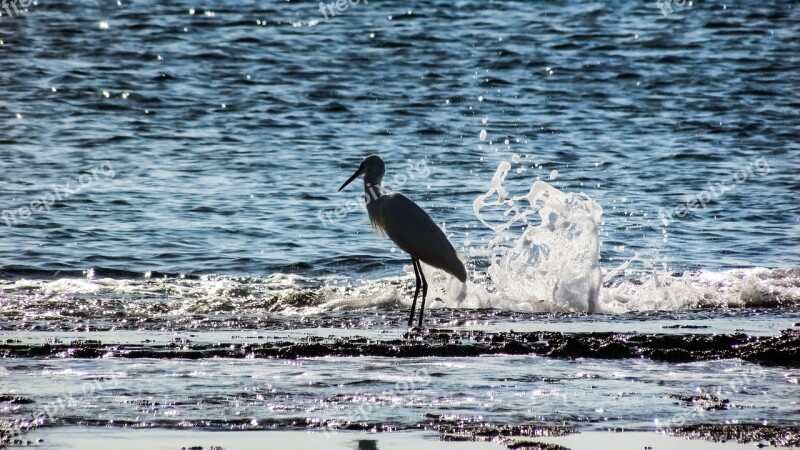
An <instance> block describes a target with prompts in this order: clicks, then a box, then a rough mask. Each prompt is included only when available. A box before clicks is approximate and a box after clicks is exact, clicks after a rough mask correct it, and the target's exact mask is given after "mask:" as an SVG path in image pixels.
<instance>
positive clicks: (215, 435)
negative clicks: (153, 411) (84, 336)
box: [26, 426, 794, 450]
mask: <svg viewBox="0 0 800 450" xmlns="http://www.w3.org/2000/svg"><path fill="white" fill-rule="evenodd" d="M39 439H41V440H42V442H38V443H37V440H39ZM26 440H29V441H31V443H32V445H33V446H34V447H35V448H40V449H53V450H55V449H63V450H70V449H76V450H77V449H86V448H113V449H114V450H140V449H144V448H146V449H153V450H160V449H164V450H177V449H182V448H185V449H193V450H200V449H202V450H211V449H214V450H222V449H224V450H232V449H236V450H256V449H264V448H291V449H292V450H306V449H308V450H312V449H313V450H316V449H320V448H325V449H356V450H370V449H376V450H377V449H380V450H394V449H397V450H399V449H407V448H416V449H420V450H438V449H442V450H447V449H453V450H455V449H471V450H484V449H485V450H496V449H505V448H510V447H509V445H510V444H513V443H516V445H521V446H519V447H512V448H536V447H535V446H529V447H526V446H525V445H526V444H532V443H534V442H538V443H542V444H554V445H559V446H562V447H564V448H569V449H572V450H590V449H592V450H594V449H615V450H627V449H630V450H641V449H643V448H648V447H650V448H653V449H654V450H655V449H657V450H671V449H675V450H678V449H680V450H684V449H685V450H735V449H741V450H744V449H752V448H754V447H755V446H754V445H753V444H752V443H751V444H739V443H732V442H725V443H722V442H709V441H703V440H688V439H685V438H681V437H674V436H666V435H663V434H659V433H655V432H620V433H615V432H587V433H579V434H573V435H569V436H561V437H542V438H535V439H525V440H517V441H512V442H507V443H502V442H465V441H445V440H442V439H440V437H439V435H438V434H436V433H433V432H425V431H402V432H395V433H370V432H348V431H338V432H334V433H323V432H318V431H313V432H309V431H201V430H164V429H139V430H134V429H124V428H100V427H79V426H74V427H58V428H50V429H43V430H37V431H36V432H34V433H31V434H30V435H28V436H26ZM551 448H558V447H551ZM784 448H794V447H784Z"/></svg>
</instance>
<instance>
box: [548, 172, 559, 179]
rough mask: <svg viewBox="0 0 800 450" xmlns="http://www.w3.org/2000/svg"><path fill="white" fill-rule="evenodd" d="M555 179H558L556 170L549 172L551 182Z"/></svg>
mask: <svg viewBox="0 0 800 450" xmlns="http://www.w3.org/2000/svg"><path fill="white" fill-rule="evenodd" d="M556 178H558V171H557V170H553V171H551V172H550V179H551V180H555V179H556Z"/></svg>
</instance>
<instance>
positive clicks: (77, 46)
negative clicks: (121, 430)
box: [0, 0, 800, 430]
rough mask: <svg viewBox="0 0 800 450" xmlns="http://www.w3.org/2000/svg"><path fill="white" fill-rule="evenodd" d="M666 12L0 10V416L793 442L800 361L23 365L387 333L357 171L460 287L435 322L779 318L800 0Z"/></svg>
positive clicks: (393, 324)
mask: <svg viewBox="0 0 800 450" xmlns="http://www.w3.org/2000/svg"><path fill="white" fill-rule="evenodd" d="M663 3H664V2H662V3H660V4H662V5H663ZM670 4H671V7H670V8H671V11H667V10H665V11H663V12H662V10H661V9H660V8H659V6H657V4H656V2H650V1H648V2H610V3H609V2H592V1H558V2H539V1H524V2H523V1H518V2H515V1H504V2H446V1H420V2H412V3H408V2H405V3H404V2H396V1H383V2H377V1H373V2H358V3H355V4H348V6H347V8H346V9H345V10H343V11H340V10H338V9H336V10H335V11H334V9H335V8H336V7H335V5H334V6H333V7H332V8H334V9H329V8H328V7H326V6H325V5H323V6H322V8H323V11H324V12H323V11H321V10H320V5H319V2H311V1H292V2H284V1H281V2H278V1H238V2H227V1H226V2H197V1H185V0H177V1H173V2H168V3H163V2H154V1H127V0H121V1H119V2H36V3H31V4H30V5H29V6H28V7H27V8H23V7H22V6H21V5H20V2H12V6H13V5H16V6H15V7H17V9H14V7H11V8H10V9H6V10H3V9H2V8H0V13H2V16H0V86H1V87H0V126H2V133H0V169H1V170H0V236H1V237H0V338H2V339H3V341H4V342H5V344H4V347H3V348H2V350H1V351H0V354H2V355H3V356H9V357H8V358H4V359H0V369H2V370H1V371H0V386H1V387H0V390H1V391H2V392H0V394H3V395H8V396H11V397H19V398H22V399H24V400H25V401H22V400H20V399H19V398H18V399H17V400H14V399H13V398H11V399H9V398H6V397H0V398H5V400H2V401H0V418H1V419H3V420H8V421H11V422H12V423H16V424H19V423H26V424H29V423H37V424H38V425H41V426H47V427H60V426H64V427H67V426H74V425H87V424H88V425H91V426H112V427H114V426H142V427H163V428H175V427H204V428H211V429H273V428H277V429H287V428H296V427H304V426H307V425H308V424H318V423H320V421H322V422H323V423H329V422H325V421H326V420H328V419H330V420H335V421H340V422H342V423H344V422H346V421H348V420H352V421H358V422H363V423H369V424H382V425H384V426H387V427H389V428H392V429H418V428H425V427H429V426H430V423H431V421H432V420H433V421H436V420H440V419H442V418H450V419H453V420H464V421H467V422H469V421H472V422H475V423H478V422H482V421H486V422H489V423H493V424H511V425H518V424H529V423H537V424H544V425H563V424H568V425H574V426H576V427H578V429H581V430H601V429H606V428H624V429H636V430H650V429H654V428H659V427H661V428H664V427H667V426H669V424H670V423H672V424H674V423H675V422H677V419H676V418H683V420H682V421H681V423H684V422H685V423H715V424H720V423H728V424H730V423H756V424H757V423H767V424H777V425H781V426H789V425H797V424H798V420H800V412H799V411H800V410H799V409H798V407H797V402H796V400H791V401H783V402H781V401H778V400H779V399H794V398H797V379H798V372H797V367H798V366H797V362H796V361H786V364H785V365H777V366H769V367H762V366H759V365H757V364H754V363H752V362H746V361H741V360H736V359H734V360H703V361H690V362H685V363H666V362H656V361H651V360H648V359H620V360H614V361H608V360H598V359H592V358H587V359H580V358H579V359H560V358H548V357H542V356H537V355H506V356H491V357H488V356H485V357H457V356H455V355H453V356H452V357H419V358H382V357H377V356H364V357H323V358H308V359H280V358H279V359H260V358H256V359H237V358H218V357H204V356H198V354H192V355H191V358H181V357H173V356H168V357H165V356H164V355H163V354H161V353H159V352H150V353H146V355H144V354H143V355H144V356H139V357H136V356H127V357H124V356H121V355H120V354H118V353H114V352H113V349H109V354H108V355H107V356H108V357H107V358H102V359H97V358H83V357H81V356H80V352H77V354H76V352H74V351H73V352H70V351H65V352H64V353H57V354H50V353H49V352H47V351H42V348H44V346H45V345H46V344H48V343H49V344H59V343H63V344H69V343H70V342H73V341H75V342H86V341H94V340H96V341H100V342H102V344H103V345H105V346H106V348H110V347H114V346H118V347H119V348H123V349H130V348H138V347H143V348H145V347H146V348H147V349H149V350H152V349H155V348H159V349H163V348H185V349H188V350H191V349H192V348H193V346H195V345H201V344H202V345H212V344H220V343H224V344H226V345H227V344H230V345H232V346H236V345H239V344H241V343H242V342H251V343H258V345H267V344H268V343H270V342H284V341H288V342H297V343H300V342H308V341H313V340H314V339H323V338H324V339H328V338H329V336H334V337H338V338H341V339H368V340H381V339H395V338H401V337H402V334H403V332H405V331H406V329H405V326H404V323H405V319H406V317H407V310H408V307H409V305H410V303H411V295H412V294H413V271H412V269H411V265H410V260H409V258H408V256H407V255H405V254H403V253H402V251H400V250H399V249H397V248H395V247H394V246H393V244H392V243H391V242H390V241H389V240H388V239H387V238H386V237H385V236H381V235H379V234H377V233H376V232H374V231H373V230H372V229H370V226H369V221H368V219H367V217H366V212H365V211H364V210H363V207H362V204H361V202H362V200H361V197H360V196H359V193H360V192H361V191H360V189H361V186H360V183H354V184H353V185H352V186H351V187H348V188H347V189H346V190H343V191H342V192H338V193H337V192H336V190H337V189H338V187H339V186H340V185H341V183H342V182H343V181H345V180H346V179H347V178H348V177H349V176H350V175H351V174H352V173H353V172H354V171H355V169H356V168H357V167H358V164H359V163H360V161H361V159H362V158H363V157H365V156H367V155H369V154H378V155H380V156H381V157H382V158H383V159H384V161H385V162H386V166H387V174H386V178H385V187H386V188H387V189H389V190H393V191H398V192H402V193H404V194H405V195H407V196H408V197H410V198H411V199H413V200H414V201H416V202H417V203H418V204H420V205H421V206H422V207H423V208H424V209H425V210H426V211H428V213H429V214H430V215H431V217H432V218H433V219H434V220H435V221H436V223H437V224H439V225H440V226H441V227H442V228H443V229H444V230H445V232H446V234H447V235H448V236H449V238H450V240H451V242H452V243H453V245H454V247H455V248H456V250H457V251H458V252H459V254H460V255H461V257H462V259H463V260H464V261H465V262H466V265H467V268H468V271H469V273H470V281H469V282H468V283H467V285H466V286H465V287H462V286H460V285H459V283H458V282H457V281H455V280H453V279H452V278H449V277H448V276H447V275H446V274H443V273H440V272H436V271H433V270H432V269H431V268H429V267H425V270H426V274H428V277H429V280H431V284H432V286H431V293H430V294H429V301H428V305H427V306H428V311H429V315H428V318H427V319H426V325H427V326H429V327H431V328H434V329H436V328H439V329H447V330H484V331H508V330H516V331H520V330H522V331H552V330H555V331H559V332H565V333H568V332H581V333H591V332H605V331H612V332H619V333H623V332H625V333H628V332H630V333H637V332H638V333H650V334H654V335H655V334H662V333H678V334H688V333H698V332H699V333H722V334H734V333H747V334H750V335H752V336H771V335H776V334H778V333H779V332H780V331H781V330H786V329H792V328H795V327H796V326H797V324H798V323H800V309H798V305H800V201H798V200H800V198H799V196H800V178H798V176H797V174H798V172H800V131H799V130H798V125H797V124H798V123H800V100H799V99H798V95H797V92H798V87H800V75H799V74H798V67H800V45H798V42H800V39H798V37H799V36H800V6H799V5H798V3H797V2H793V1H779V0H773V1H762V2H745V1H726V2H707V1H697V2H693V3H692V4H691V5H690V4H689V3H688V2H687V3H685V4H684V6H678V5H677V4H676V3H670ZM326 8H327V9H326ZM332 11H333V12H335V15H333V14H332ZM462 289H463V290H462ZM675 325H678V326H684V325H688V326H690V327H694V328H688V329H687V328H665V327H672V326H675ZM19 346H29V350H26V351H24V352H22V353H15V355H16V356H12V353H13V352H12V351H11V350H10V349H11V348H12V347H14V348H17V347H19ZM78 347H80V346H79V345H78V344H76V348H78ZM149 350H148V351H149ZM20 355H21V356H20ZM184 356H186V355H184ZM742 374H745V375H744V376H745V379H742V378H741V376H742ZM737 377H738V378H737ZM87 382H89V383H90V384H92V386H94V387H93V388H91V389H88V388H85V387H83V386H84V384H85V383H87ZM714 392H716V394H714V395H717V396H720V397H723V398H724V399H726V400H728V401H729V403H728V407H725V408H723V409H719V410H705V409H702V408H700V409H699V410H698V409H697V407H696V405H695V406H694V407H693V406H692V405H691V404H690V405H688V406H687V405H686V404H683V403H681V402H680V401H679V400H676V398H675V397H674V395H699V394H706V393H714ZM671 395H672V396H673V397H671ZM67 398H68V399H69V401H67V402H65V399H67ZM64 404H67V405H69V406H68V407H64V406H61V405H64ZM45 408H49V409H47V411H49V413H47V414H45V415H40V414H37V411H42V410H44V409H45ZM442 420H443V419H442ZM665 423H666V424H667V425H665Z"/></svg>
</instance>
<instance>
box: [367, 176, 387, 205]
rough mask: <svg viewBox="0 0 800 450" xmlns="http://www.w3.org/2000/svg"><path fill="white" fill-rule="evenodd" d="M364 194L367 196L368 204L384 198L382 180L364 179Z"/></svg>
mask: <svg viewBox="0 0 800 450" xmlns="http://www.w3.org/2000/svg"><path fill="white" fill-rule="evenodd" d="M364 194H366V195H367V198H366V199H365V201H367V203H371V201H372V200H377V199H379V198H381V197H382V196H383V187H382V186H381V180H380V179H377V180H373V179H368V178H364Z"/></svg>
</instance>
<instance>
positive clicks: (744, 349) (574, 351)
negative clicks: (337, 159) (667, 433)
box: [0, 329, 800, 367]
mask: <svg viewBox="0 0 800 450" xmlns="http://www.w3.org/2000/svg"><path fill="white" fill-rule="evenodd" d="M500 354H505V355H528V354H530V355H541V356H548V357H553V358H598V359H619V358H639V357H646V358H650V359H652V360H655V361H665V362H690V361H705V360H713V359H731V358H738V359H742V360H746V361H751V362H755V363H759V364H764V365H780V366H787V367H800V330H794V329H791V330H784V331H782V332H781V333H780V334H778V335H775V336H769V337H760V338H759V337H752V336H749V335H746V334H742V333H736V334H717V335H712V334H685V335H680V334H637V333H559V332H532V333H519V332H508V333H503V332H497V333H489V332H483V331H474V330H464V331H454V330H431V331H416V332H412V333H408V334H407V337H406V338H405V339H387V340H373V339H367V338H364V337H363V336H352V337H333V336H330V337H327V338H322V337H313V338H309V339H298V340H296V341H286V340H276V341H272V342H268V343H255V342H251V343H246V344H242V343H241V342H237V343H224V342H221V343H218V344H214V345H210V344H195V343H191V344H190V343H188V342H184V341H181V342H180V343H176V342H170V343H166V344H156V343H154V342H143V343H140V344H114V343H110V344H109V343H107V344H102V343H100V342H99V341H75V342H71V343H70V344H62V343H44V344H40V345H30V344H23V343H18V342H14V343H0V357H6V358H24V357H61V358H99V357H119V358H162V359H170V358H185V359H204V358H215V357H220V358H246V357H252V358H280V359H296V358H318V357H325V356H338V357H348V356H349V357H360V356H381V357H390V358H410V357H440V358H443V357H444V358H446V357H475V356H482V355H500Z"/></svg>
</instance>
